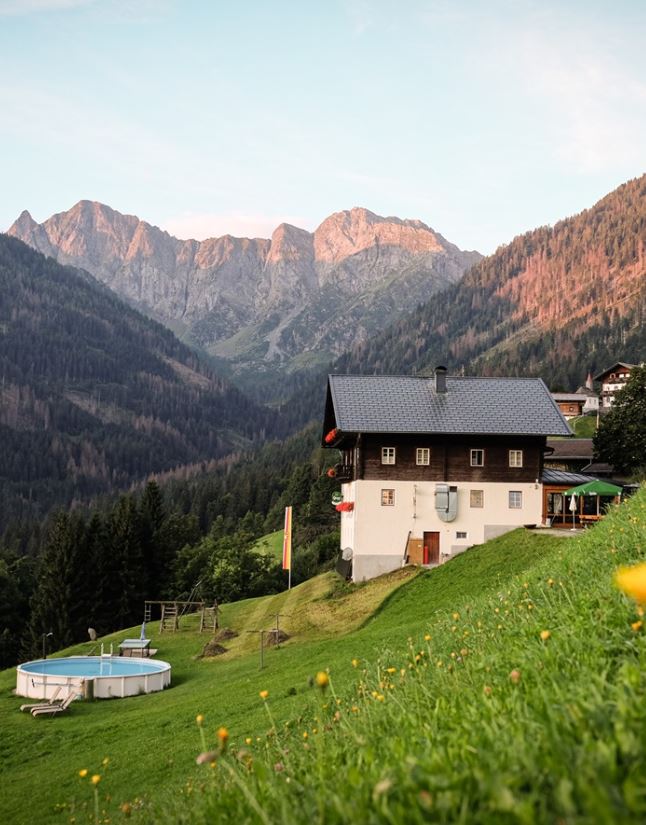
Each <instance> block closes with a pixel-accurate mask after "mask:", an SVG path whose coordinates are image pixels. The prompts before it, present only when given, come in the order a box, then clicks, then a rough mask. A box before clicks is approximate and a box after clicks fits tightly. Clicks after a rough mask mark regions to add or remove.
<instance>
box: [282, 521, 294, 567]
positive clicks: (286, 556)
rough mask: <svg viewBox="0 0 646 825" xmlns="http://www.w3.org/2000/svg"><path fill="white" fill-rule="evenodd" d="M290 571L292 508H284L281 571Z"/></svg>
mask: <svg viewBox="0 0 646 825" xmlns="http://www.w3.org/2000/svg"><path fill="white" fill-rule="evenodd" d="M291 569H292V508H291V507H285V534H284V536H283V570H291Z"/></svg>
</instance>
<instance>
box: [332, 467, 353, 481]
mask: <svg viewBox="0 0 646 825" xmlns="http://www.w3.org/2000/svg"><path fill="white" fill-rule="evenodd" d="M334 471H335V472H336V476H335V478H336V480H337V481H340V482H347V481H352V479H353V478H354V467H353V466H352V464H335V465H334Z"/></svg>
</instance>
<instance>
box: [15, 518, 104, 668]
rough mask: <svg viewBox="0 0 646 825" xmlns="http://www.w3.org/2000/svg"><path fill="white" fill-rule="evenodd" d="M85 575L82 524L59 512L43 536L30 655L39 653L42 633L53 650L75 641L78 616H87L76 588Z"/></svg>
mask: <svg viewBox="0 0 646 825" xmlns="http://www.w3.org/2000/svg"><path fill="white" fill-rule="evenodd" d="M89 574H90V570H89V569H88V566H87V557H86V555H85V553H84V524H83V521H82V520H81V519H80V518H78V517H76V516H70V515H69V514H67V513H59V514H58V515H57V516H56V517H55V519H54V521H53V524H52V526H51V528H50V530H49V533H48V535H47V540H46V543H45V548H44V551H43V555H42V557H41V559H40V564H39V568H38V578H37V584H36V589H35V591H34V594H33V597H32V601H31V619H30V622H29V631H28V639H27V645H28V648H29V652H30V653H31V654H32V655H38V653H39V652H40V650H41V644H42V636H43V634H45V633H49V632H51V633H53V638H52V640H51V644H52V645H53V646H54V648H55V649H59V648H62V647H67V646H68V645H70V644H72V643H73V642H75V641H79V617H81V616H84V615H87V613H88V603H87V600H86V594H85V592H79V591H78V589H77V587H76V585H77V583H78V582H79V581H81V580H83V578H85V577H87V576H88V575H89Z"/></svg>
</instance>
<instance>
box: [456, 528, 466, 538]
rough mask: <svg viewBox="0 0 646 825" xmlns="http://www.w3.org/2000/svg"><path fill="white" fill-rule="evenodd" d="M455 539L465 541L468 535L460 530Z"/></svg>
mask: <svg viewBox="0 0 646 825" xmlns="http://www.w3.org/2000/svg"><path fill="white" fill-rule="evenodd" d="M455 537H456V539H465V538H466V537H467V534H466V533H465V532H464V531H462V530H458V531H457V533H456V534H455Z"/></svg>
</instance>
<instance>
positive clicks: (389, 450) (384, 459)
mask: <svg viewBox="0 0 646 825" xmlns="http://www.w3.org/2000/svg"><path fill="white" fill-rule="evenodd" d="M381 463H382V464H394V463H395V448H394V447H382V448H381Z"/></svg>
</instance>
